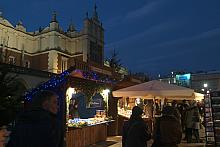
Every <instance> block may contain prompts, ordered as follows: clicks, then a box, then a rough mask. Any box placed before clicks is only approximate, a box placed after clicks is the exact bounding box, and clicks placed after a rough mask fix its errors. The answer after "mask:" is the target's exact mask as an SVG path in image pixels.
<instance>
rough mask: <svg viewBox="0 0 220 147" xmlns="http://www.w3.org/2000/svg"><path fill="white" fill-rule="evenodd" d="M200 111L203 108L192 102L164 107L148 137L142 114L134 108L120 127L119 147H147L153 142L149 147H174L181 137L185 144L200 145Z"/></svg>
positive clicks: (139, 109) (138, 109)
mask: <svg viewBox="0 0 220 147" xmlns="http://www.w3.org/2000/svg"><path fill="white" fill-rule="evenodd" d="M201 109H202V106H201V105H198V104H197V102H196V101H194V100H193V101H186V100H183V101H182V103H177V101H172V103H171V104H169V103H165V104H164V106H163V109H162V112H161V113H162V115H161V116H160V117H155V121H154V129H153V132H152V134H151V133H149V131H148V126H146V124H145V123H144V120H143V119H142V118H141V116H142V113H143V110H142V109H141V108H140V107H138V106H135V107H133V109H132V115H131V117H130V119H129V121H127V122H125V123H124V126H123V136H122V146H123V147H132V146H138V147H146V146H147V143H146V142H147V141H148V140H150V139H153V144H152V147H177V146H178V144H180V142H181V140H182V138H183V137H182V134H183V133H184V134H185V136H184V139H185V140H186V141H187V143H192V142H196V143H199V142H200V135H199V129H200V128H201V115H202V112H203V111H200V110H201ZM193 136H194V138H195V139H193ZM131 138H132V139H131Z"/></svg>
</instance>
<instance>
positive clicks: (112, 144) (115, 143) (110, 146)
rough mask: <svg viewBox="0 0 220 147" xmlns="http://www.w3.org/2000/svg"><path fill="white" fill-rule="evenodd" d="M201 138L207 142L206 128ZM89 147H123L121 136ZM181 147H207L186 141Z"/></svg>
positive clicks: (149, 146)
mask: <svg viewBox="0 0 220 147" xmlns="http://www.w3.org/2000/svg"><path fill="white" fill-rule="evenodd" d="M183 136H184V135H183ZM200 138H201V141H202V142H205V132H204V128H203V129H201V130H200ZM152 143H153V140H150V141H148V147H151V145H152ZM89 147H122V145H121V136H112V137H108V138H107V140H106V141H105V142H100V143H98V144H94V145H90V146H89ZM179 147H205V143H186V141H185V140H182V142H181V144H179Z"/></svg>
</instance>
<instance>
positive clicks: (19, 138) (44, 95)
mask: <svg viewBox="0 0 220 147" xmlns="http://www.w3.org/2000/svg"><path fill="white" fill-rule="evenodd" d="M57 109H58V107H57V95H56V94H55V93H53V92H51V91H40V92H38V93H36V94H35V95H34V96H33V99H32V103H31V108H30V109H29V110H27V111H25V112H23V113H22V114H20V115H19V116H18V118H17V120H16V122H15V127H14V129H13V130H12V133H11V136H10V140H9V143H8V144H7V147H58V144H59V140H60V137H59V136H60V133H59V129H58V123H57V120H56V113H57Z"/></svg>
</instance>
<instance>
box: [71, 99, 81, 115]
mask: <svg viewBox="0 0 220 147" xmlns="http://www.w3.org/2000/svg"><path fill="white" fill-rule="evenodd" d="M78 103H79V102H78V100H76V99H73V98H71V99H70V104H69V115H70V118H79V112H78Z"/></svg>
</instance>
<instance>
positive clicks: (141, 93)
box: [113, 80, 200, 134]
mask: <svg viewBox="0 0 220 147" xmlns="http://www.w3.org/2000/svg"><path fill="white" fill-rule="evenodd" d="M197 95H198V94H197ZM113 96H114V97H120V99H119V101H118V114H119V124H118V126H119V130H121V128H122V124H123V121H124V120H127V119H128V118H129V117H130V115H131V110H132V108H133V107H134V106H140V107H141V108H143V110H144V115H143V118H144V119H145V120H146V123H147V124H149V126H150V129H151V130H152V122H153V118H154V117H155V116H158V115H160V114H157V112H161V110H162V108H163V105H164V104H165V103H168V102H170V101H172V100H177V101H180V100H193V99H195V97H196V94H195V93H194V90H193V89H189V88H185V87H181V86H177V85H172V84H167V83H164V82H160V81H156V80H154V81H149V82H146V83H142V84H138V85H134V86H131V87H127V88H123V89H119V90H116V91H113ZM199 96H200V95H199ZM119 134H120V131H119Z"/></svg>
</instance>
